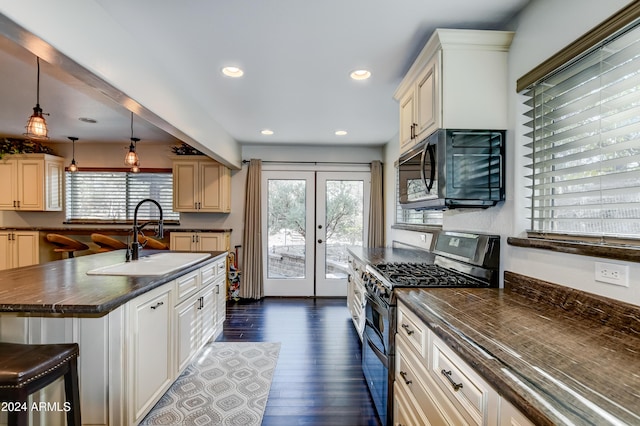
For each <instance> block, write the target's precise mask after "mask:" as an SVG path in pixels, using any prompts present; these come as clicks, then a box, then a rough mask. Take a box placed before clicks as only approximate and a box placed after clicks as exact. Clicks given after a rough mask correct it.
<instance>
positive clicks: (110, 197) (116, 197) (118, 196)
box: [66, 170, 180, 223]
mask: <svg viewBox="0 0 640 426" xmlns="http://www.w3.org/2000/svg"><path fill="white" fill-rule="evenodd" d="M66 195H67V196H66V213H67V222H74V221H75V222H81V221H84V222H86V221H92V222H109V223H119V222H120V223H121V222H126V221H131V220H133V216H134V211H135V208H136V205H137V204H138V203H139V202H140V201H141V200H143V199H145V198H152V199H154V200H156V201H157V202H158V203H160V205H161V206H162V213H163V218H164V220H165V221H167V220H168V221H178V220H179V219H180V215H179V213H176V212H174V211H173V176H172V174H171V172H162V173H131V172H128V171H82V170H81V171H78V172H75V173H69V172H67V179H66ZM157 210H158V209H157V207H156V206H155V205H154V204H152V203H145V204H144V205H143V206H141V207H140V209H139V211H138V219H142V220H148V219H157V218H158V211H157Z"/></svg>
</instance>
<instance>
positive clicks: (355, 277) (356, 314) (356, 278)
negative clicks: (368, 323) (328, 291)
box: [347, 256, 366, 341]
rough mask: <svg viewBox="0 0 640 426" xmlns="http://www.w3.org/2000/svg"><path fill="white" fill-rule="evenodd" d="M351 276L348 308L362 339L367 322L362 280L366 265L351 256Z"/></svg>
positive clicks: (348, 283) (348, 280)
mask: <svg viewBox="0 0 640 426" xmlns="http://www.w3.org/2000/svg"><path fill="white" fill-rule="evenodd" d="M348 263H349V277H348V278H347V308H348V309H349V312H350V313H351V320H352V321H353V325H354V326H355V328H356V331H357V332H358V336H359V337H360V341H362V332H363V331H364V322H365V312H364V310H365V303H366V299H365V288H364V282H363V281H362V274H363V273H364V269H365V265H364V263H362V262H360V261H359V260H358V259H356V258H354V257H351V256H349V262H348Z"/></svg>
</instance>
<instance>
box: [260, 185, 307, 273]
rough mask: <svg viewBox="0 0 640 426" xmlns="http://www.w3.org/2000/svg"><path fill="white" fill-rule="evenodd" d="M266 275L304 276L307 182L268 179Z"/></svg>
mask: <svg viewBox="0 0 640 426" xmlns="http://www.w3.org/2000/svg"><path fill="white" fill-rule="evenodd" d="M267 191H268V192H267V194H268V200H267V220H268V223H267V234H268V235H267V241H268V251H269V252H268V255H267V277H268V278H280V279H282V278H305V276H306V271H305V260H306V253H305V227H306V214H307V213H306V182H305V180H303V179H299V180H298V179H291V180H289V179H269V183H268V188H267Z"/></svg>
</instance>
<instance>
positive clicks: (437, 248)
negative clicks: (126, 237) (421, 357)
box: [362, 231, 500, 425]
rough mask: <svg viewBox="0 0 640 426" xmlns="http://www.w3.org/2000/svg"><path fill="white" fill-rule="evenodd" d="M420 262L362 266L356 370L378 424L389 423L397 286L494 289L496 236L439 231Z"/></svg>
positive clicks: (497, 241)
mask: <svg viewBox="0 0 640 426" xmlns="http://www.w3.org/2000/svg"><path fill="white" fill-rule="evenodd" d="M433 254H435V256H426V255H425V261H424V262H411V263H378V264H375V265H367V268H366V269H367V272H366V273H365V274H364V277H363V279H364V283H365V288H366V308H365V317H366V320H365V326H364V332H363V340H362V370H363V372H364V375H365V379H366V381H367V385H368V387H369V391H370V393H371V396H372V398H373V401H374V404H375V406H376V410H377V412H378V416H379V417H380V421H381V422H382V424H383V425H391V424H392V412H391V407H393V395H392V390H393V377H394V361H395V356H394V355H395V353H394V352H395V351H394V334H395V333H394V330H395V328H396V324H395V321H396V312H395V310H396V300H395V295H394V289H397V288H399V287H416V288H417V287H498V279H499V272H500V267H499V261H500V237H499V236H497V235H484V234H471V233H462V232H449V231H447V232H440V233H439V234H438V235H437V236H436V241H435V244H434V249H433Z"/></svg>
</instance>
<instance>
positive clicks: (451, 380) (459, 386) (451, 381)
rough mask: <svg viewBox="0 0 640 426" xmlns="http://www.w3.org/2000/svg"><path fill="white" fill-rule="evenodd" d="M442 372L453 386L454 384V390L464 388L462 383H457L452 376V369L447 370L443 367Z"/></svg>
mask: <svg viewBox="0 0 640 426" xmlns="http://www.w3.org/2000/svg"><path fill="white" fill-rule="evenodd" d="M441 373H442V374H443V375H444V377H446V378H447V380H449V383H451V386H453V390H454V391H456V392H457V391H458V390H460V389H462V383H456V382H454V381H453V379H452V378H451V370H449V371H447V370H445V369H443V370H442V371H441Z"/></svg>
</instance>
